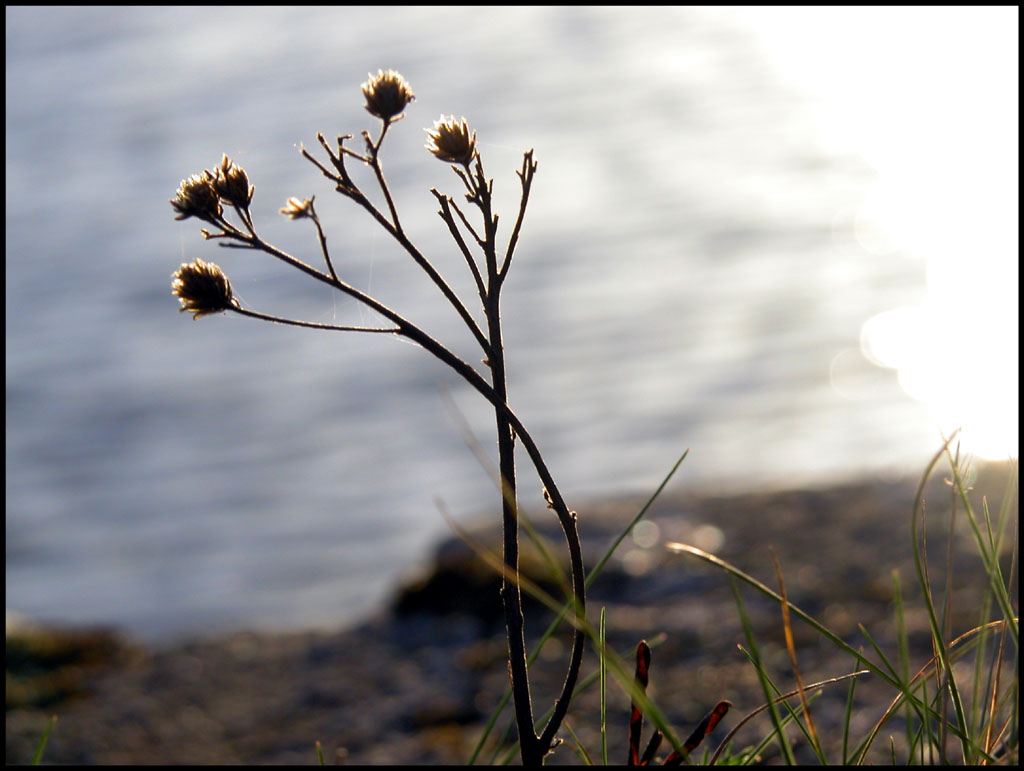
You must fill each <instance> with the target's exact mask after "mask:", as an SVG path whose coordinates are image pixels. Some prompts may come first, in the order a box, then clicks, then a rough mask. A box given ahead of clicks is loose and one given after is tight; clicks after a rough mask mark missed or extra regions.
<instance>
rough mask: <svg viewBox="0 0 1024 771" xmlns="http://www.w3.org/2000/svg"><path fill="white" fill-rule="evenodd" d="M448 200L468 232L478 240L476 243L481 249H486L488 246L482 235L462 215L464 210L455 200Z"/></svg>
mask: <svg viewBox="0 0 1024 771" xmlns="http://www.w3.org/2000/svg"><path fill="white" fill-rule="evenodd" d="M448 200H449V201H450V202H451V205H452V208H453V209H455V213H456V214H458V215H459V219H460V220H462V225H463V227H465V228H466V230H468V231H469V232H470V233H472V234H473V238H474V239H476V242H477V244H479V246H480V248H481V249H483V248H485V247H486V246H487V242H486V241H484V239H482V238H480V235H479V234H478V233H477V232H476V229H475V228H474V227H473V226H472V225H471V224H469V220H468V219H466V215H465V214H463V213H462V209H460V208H459V205H458V204H457V203H455V200H454V199H453V198H449V199H448Z"/></svg>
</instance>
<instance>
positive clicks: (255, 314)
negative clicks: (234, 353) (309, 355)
mask: <svg viewBox="0 0 1024 771" xmlns="http://www.w3.org/2000/svg"><path fill="white" fill-rule="evenodd" d="M231 310H232V311H234V312H235V313H239V314H241V315H243V316H250V317H251V318H254V319H260V320H261V321H272V322H274V323H275V324H289V325H291V326H293V327H308V328H309V329H327V330H333V331H335V332H370V333H378V334H389V335H399V334H401V333H402V330H401V328H399V327H351V326H338V325H335V324H318V323H317V322H315V321H299V320H298V319H286V318H283V317H281V316H271V315H269V314H267V313H260V312H259V311H254V310H249V309H248V308H243V307H241V306H240V305H235V306H233V307H232V308H231Z"/></svg>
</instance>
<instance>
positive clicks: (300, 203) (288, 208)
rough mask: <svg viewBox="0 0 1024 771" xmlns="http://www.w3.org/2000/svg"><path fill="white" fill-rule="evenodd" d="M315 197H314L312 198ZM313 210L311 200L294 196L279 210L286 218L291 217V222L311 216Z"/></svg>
mask: <svg viewBox="0 0 1024 771" xmlns="http://www.w3.org/2000/svg"><path fill="white" fill-rule="evenodd" d="M314 197H315V196H314ZM312 209H313V199H312V198H295V197H294V196H293V197H291V198H289V199H288V202H287V203H286V204H285V205H284V208H283V209H281V210H280V211H281V214H283V215H285V216H286V217H291V218H292V219H293V220H298V219H302V218H303V217H309V216H312V215H311V214H310V212H311V211H312Z"/></svg>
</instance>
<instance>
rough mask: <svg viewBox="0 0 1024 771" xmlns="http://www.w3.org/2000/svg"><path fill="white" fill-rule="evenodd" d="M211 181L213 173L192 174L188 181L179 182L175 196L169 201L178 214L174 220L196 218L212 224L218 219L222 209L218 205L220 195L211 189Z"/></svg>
mask: <svg viewBox="0 0 1024 771" xmlns="http://www.w3.org/2000/svg"><path fill="white" fill-rule="evenodd" d="M213 179H214V175H213V172H210V171H204V172H203V173H202V174H193V175H192V176H191V177H189V178H188V179H183V180H181V184H180V185H178V192H177V194H176V195H175V197H174V198H172V199H171V206H173V207H174V210H175V211H177V212H178V216H177V217H175V218H174V219H176V220H183V219H187V218H188V217H198V218H199V219H201V220H205V221H206V222H214V220H215V219H216V218H217V217H220V215H221V213H222V212H223V209H222V208H221V205H220V195H219V194H218V193H217V191H216V190H215V189H214V187H213Z"/></svg>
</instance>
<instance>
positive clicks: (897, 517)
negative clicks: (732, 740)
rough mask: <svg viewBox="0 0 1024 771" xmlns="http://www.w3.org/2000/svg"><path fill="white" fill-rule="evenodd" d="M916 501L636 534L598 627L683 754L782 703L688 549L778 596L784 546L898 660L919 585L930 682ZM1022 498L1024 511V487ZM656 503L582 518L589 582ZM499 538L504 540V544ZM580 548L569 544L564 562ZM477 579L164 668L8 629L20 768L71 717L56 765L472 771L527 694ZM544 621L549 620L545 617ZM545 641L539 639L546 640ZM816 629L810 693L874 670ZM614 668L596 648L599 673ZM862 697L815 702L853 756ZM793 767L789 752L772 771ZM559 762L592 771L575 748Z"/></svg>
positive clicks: (589, 698)
mask: <svg viewBox="0 0 1024 771" xmlns="http://www.w3.org/2000/svg"><path fill="white" fill-rule="evenodd" d="M940 469H941V467H940ZM942 476H943V474H942V471H941V470H940V471H939V472H937V473H936V475H935V478H934V479H933V480H932V481H931V482H930V484H929V487H928V494H927V499H926V500H927V512H928V554H929V565H930V569H931V575H932V579H933V582H934V584H935V585H939V586H941V582H942V580H944V576H945V564H946V557H947V550H946V539H947V534H948V530H949V516H948V512H949V510H950V493H949V488H948V487H945V486H944V485H943V484H942V479H941V477H942ZM1008 478H1009V470H1008V466H1007V464H987V465H984V466H982V467H981V468H980V473H979V476H978V479H977V481H976V482H975V484H974V487H975V489H974V491H973V493H972V495H973V496H974V497H975V498H976V499H977V500H980V496H981V495H982V494H984V495H986V496H988V500H989V504H990V507H992V508H993V509H994V510H996V511H997V510H998V505H999V503H1000V502H1001V501H1002V500H1003V497H1004V491H1005V490H1006V482H1007V479H1008ZM916 484H917V480H916V479H912V478H902V479H870V480H861V481H858V482H854V483H847V484H838V485H834V486H831V487H821V488H815V489H808V490H790V491H772V492H761V493H756V494H755V493H749V494H742V495H731V496H714V495H705V496H698V495H686V494H676V495H668V494H666V496H665V497H663V498H662V499H661V500H659V501H658V502H657V503H656V504H655V506H654V507H652V510H651V511H650V513H649V515H648V517H647V518H646V519H645V521H646V522H649V523H650V524H647V525H644V526H643V527H642V528H640V529H639V530H638V531H637V532H636V533H635V537H630V538H627V540H626V541H625V542H624V543H623V544H622V547H621V548H620V550H619V552H618V553H617V556H616V558H615V559H613V560H612V561H611V562H609V564H608V566H607V568H606V570H605V572H604V573H603V574H602V576H601V577H600V578H599V579H598V580H597V581H596V582H595V583H594V585H593V586H592V588H591V590H590V593H589V597H588V605H589V611H590V616H591V617H592V618H594V619H596V618H597V613H598V611H599V609H600V608H601V607H602V606H603V607H606V608H607V625H608V633H609V640H610V641H611V642H612V643H613V644H614V646H615V647H616V649H618V650H620V651H623V652H628V651H630V650H631V649H632V648H633V647H634V646H635V645H636V644H637V642H639V640H641V639H647V640H648V641H650V642H651V643H652V644H653V646H654V653H653V664H652V668H651V687H650V694H651V695H652V697H653V698H654V699H655V700H656V702H657V703H658V704H659V705H660V707H661V708H662V709H663V710H664V712H665V714H666V717H667V718H668V719H669V721H670V722H671V723H672V725H674V726H675V727H676V729H677V731H678V733H679V734H680V735H681V736H683V737H685V736H686V735H687V734H688V733H689V731H690V730H691V729H692V727H693V726H694V725H695V724H696V723H697V721H698V720H699V719H700V718H701V717H702V716H703V714H705V713H706V712H707V711H708V710H709V709H710V708H711V707H712V706H713V705H714V704H715V702H716V701H718V700H720V699H728V700H729V701H731V702H732V703H733V704H734V707H733V712H732V713H731V714H730V715H729V716H727V717H726V719H725V720H724V721H723V723H722V726H721V727H720V728H719V729H717V730H716V731H715V733H714V734H713V735H712V736H711V737H710V740H709V743H710V744H711V746H712V747H714V746H715V745H716V744H717V742H718V741H719V740H720V739H721V737H722V736H724V733H725V732H726V731H727V730H728V729H729V728H731V727H732V726H733V725H735V723H736V722H737V721H738V720H739V719H740V718H741V717H742V716H743V715H745V714H746V713H748V712H749V711H751V710H753V709H755V708H756V707H757V706H759V705H760V704H761V703H762V701H763V696H762V695H761V692H760V685H759V684H758V682H757V679H756V677H755V674H754V672H753V670H752V668H751V667H750V665H749V664H748V663H747V662H746V660H745V658H744V657H743V655H742V653H740V651H739V650H738V649H737V644H744V645H746V643H745V639H744V635H743V631H742V627H741V626H740V624H739V620H738V615H737V610H736V605H735V601H734V599H733V595H732V591H731V589H730V586H729V581H728V580H727V578H726V576H725V575H724V574H723V573H722V571H721V570H719V569H716V568H714V567H712V566H710V565H707V564H705V563H703V562H701V561H699V560H696V559H694V558H692V557H687V556H683V555H679V554H674V553H671V552H669V551H668V550H667V549H666V548H665V543H667V542H670V541H677V542H683V543H690V544H693V545H695V546H698V547H701V548H704V549H706V550H707V551H710V552H713V553H715V554H717V555H718V556H720V557H721V558H722V559H724V560H726V561H729V562H731V563H733V564H735V565H736V566H737V567H739V568H741V569H743V570H745V571H747V572H748V573H750V574H752V575H754V576H755V577H756V578H758V579H760V580H761V581H763V582H764V583H766V584H768V585H769V586H771V587H773V588H777V580H776V579H775V577H774V569H773V568H772V563H771V556H770V554H769V551H768V548H769V547H772V548H773V549H774V552H775V554H776V556H777V558H778V560H779V562H780V564H781V567H782V570H783V575H784V576H785V579H786V587H787V591H788V594H789V597H790V600H791V601H792V602H794V603H795V604H797V605H798V606H800V607H801V608H802V609H803V610H805V611H807V612H808V613H810V614H811V615H813V616H814V617H815V618H817V619H819V620H821V621H823V622H824V623H825V624H826V625H827V626H828V627H829V628H831V629H832V630H833V631H835V632H836V633H838V634H839V635H840V636H842V637H843V638H844V639H846V640H847V641H849V642H851V643H852V644H854V645H855V646H864V647H865V648H867V647H868V645H867V641H866V640H865V639H864V638H863V637H862V636H861V635H860V632H859V631H858V628H857V624H858V623H863V624H864V625H865V626H866V627H867V628H868V629H869V630H870V631H871V633H872V635H873V636H874V638H875V639H876V641H877V642H878V643H879V644H880V645H882V646H883V648H884V649H885V650H886V651H887V652H888V653H894V651H895V642H894V641H895V630H894V625H893V623H892V609H891V599H892V593H893V584H892V571H893V570H897V571H898V573H899V576H900V579H901V586H902V592H903V595H904V599H905V601H906V603H907V605H908V607H909V608H910V609H911V611H912V612H910V613H908V616H907V624H908V628H909V634H910V641H911V646H912V650H911V662H912V665H913V666H914V667H915V668H916V667H918V666H920V665H921V664H923V663H924V662H925V661H927V659H928V657H929V656H930V655H931V643H930V638H929V636H928V628H927V620H926V618H925V617H924V616H923V614H922V613H921V612H920V608H921V605H920V603H919V602H918V599H919V591H918V590H917V588H916V581H915V579H914V569H913V563H912V557H911V543H910V516H911V511H912V501H913V495H914V491H915V489H916ZM1012 501H1013V506H1014V508H1015V509H1016V506H1017V491H1016V488H1015V487H1014V488H1013V493H1012ZM642 503H643V501H642V500H619V501H605V502H602V503H600V504H596V505H592V506H589V507H586V508H583V509H581V511H580V523H581V534H582V536H583V538H584V551H585V553H586V555H587V563H588V567H589V566H591V565H593V564H594V563H595V562H596V560H597V559H598V558H599V557H600V556H601V554H603V552H604V550H605V549H607V547H608V546H609V544H610V543H611V541H612V540H613V539H614V537H615V535H616V534H617V532H618V531H619V530H620V529H621V528H622V527H623V526H624V525H625V524H626V523H627V522H628V521H629V520H630V519H631V518H632V516H633V515H634V514H635V513H636V511H637V510H638V509H639V507H640V505H642ZM533 518H534V520H535V521H536V522H537V523H538V525H540V524H542V523H545V526H544V527H542V528H541V530H542V532H543V533H544V534H546V535H549V536H550V537H552V538H553V539H560V538H561V536H560V535H558V534H557V532H555V531H553V530H552V529H551V528H550V527H548V526H547V525H546V521H547V520H548V519H552V518H551V517H550V516H549V515H548V514H547V513H546V512H543V511H541V512H536V513H535V514H534V515H533ZM1013 522H1014V523H1015V522H1016V512H1015V511H1014V516H1013ZM955 531H956V532H955V536H954V543H953V548H952V551H951V554H952V560H953V582H954V595H953V597H954V601H953V611H954V613H953V616H954V618H953V629H954V631H955V632H962V631H964V630H966V629H969V628H971V627H972V626H974V624H975V623H976V620H977V597H978V596H979V593H980V590H981V587H982V586H983V574H982V573H981V569H980V564H979V560H978V558H977V556H976V551H975V549H974V546H973V540H972V538H971V536H970V532H969V530H968V528H967V527H966V523H965V522H964V518H963V516H962V515H961V516H960V517H959V518H958V519H957V524H956V529H955ZM477 534H478V535H480V537H484V538H492V537H493V538H496V537H497V528H496V527H492V528H481V529H480V530H479V531H477ZM560 543H561V542H560V541H559V540H553V544H554V545H555V547H556V548H555V550H556V551H557V546H558V545H559V544H560ZM475 561H476V558H475V557H474V556H473V555H472V553H471V552H470V551H469V550H468V548H467V547H465V546H464V545H462V544H461V543H459V542H451V543H448V544H446V545H445V546H443V547H442V548H441V549H440V550H439V552H438V554H437V558H436V560H435V566H434V569H433V571H432V572H431V573H430V574H428V575H425V576H424V577H422V579H421V580H419V581H417V582H413V583H411V584H409V585H408V586H406V587H404V588H403V589H402V591H401V592H399V593H398V594H397V596H396V598H395V600H394V602H393V603H392V604H391V606H390V607H389V608H387V609H386V610H384V611H382V612H381V613H379V614H378V615H377V616H375V617H374V618H371V619H369V620H367V621H365V622H364V623H362V624H359V625H358V626H356V627H354V628H350V629H346V630H343V631H339V632H337V633H312V632H307V633H290V634H274V635H268V634H253V633H238V634H234V635H231V636H229V637H226V638H222V639H216V640H205V641H195V642H191V643H187V644H184V645H180V646H177V647H175V648H173V649H170V650H163V651H153V650H147V649H144V648H142V647H140V646H138V645H135V644H133V643H131V642H130V641H127V640H124V639H122V638H121V637H119V636H118V635H117V634H116V633H115V632H109V631H103V630H98V631H97V630H92V631H88V630H86V631H80V630H79V631H74V630H63V631H62V630H31V629H28V630H23V631H22V632H19V633H17V634H15V635H14V636H12V634H11V630H8V636H7V661H8V664H7V756H6V757H7V763H8V764H20V763H27V762H29V761H31V758H32V754H33V752H34V750H35V747H36V744H37V742H38V739H39V736H40V735H41V734H42V732H43V731H44V729H45V727H46V725H47V722H48V719H49V716H50V715H51V714H56V715H58V716H59V721H58V723H57V725H56V728H55V729H54V731H53V733H52V735H51V737H50V739H49V743H48V744H47V747H46V753H45V756H44V761H45V762H48V763H60V764H83V765H101V764H102V765H119V764H292V763H298V764H312V763H315V762H316V742H317V741H319V742H320V743H321V744H322V747H323V751H324V755H325V760H326V762H327V763H336V762H341V763H350V764H402V765H405V764H439V763H445V764H447V763H464V762H465V761H466V759H467V758H468V757H469V754H470V752H471V751H472V748H473V746H474V744H475V743H476V741H477V739H478V737H479V736H480V734H481V731H482V729H483V726H484V725H485V723H486V721H487V719H488V716H489V713H490V710H491V709H492V708H493V706H494V705H495V704H496V703H497V701H498V700H499V698H500V697H501V695H502V693H503V691H504V689H505V688H506V687H507V675H506V662H505V642H504V636H503V628H502V624H503V622H502V616H501V609H500V600H499V597H498V594H497V590H496V587H497V583H496V579H495V578H494V576H492V575H490V574H489V573H488V572H487V571H485V570H482V569H481V568H480V567H479V565H478V564H474V563H475ZM743 597H744V601H745V603H746V609H747V612H748V613H749V614H750V618H751V621H752V622H753V624H754V626H755V629H756V631H757V634H758V642H759V644H760V645H761V646H762V651H761V652H762V655H763V656H764V659H765V661H766V662H767V665H768V667H769V669H770V671H772V672H773V673H775V675H776V676H777V679H778V682H780V683H781V684H783V685H785V686H789V685H791V683H792V674H791V671H790V666H789V663H788V656H787V655H786V651H785V647H784V645H783V641H782V624H781V621H780V613H779V608H778V605H777V604H776V603H773V602H771V601H768V600H766V599H765V598H763V597H761V596H758V595H756V594H755V593H753V592H751V591H744V592H743ZM453 599H454V601H453ZM1014 601H1016V597H1014ZM539 615H540V614H538V613H537V612H536V610H535V609H533V608H528V610H527V618H528V621H530V620H531V619H538V618H539ZM543 624H546V620H545V621H544V622H543ZM543 624H541V623H535V624H530V625H529V626H528V634H536V632H537V630H538V628H540V626H542V625H543ZM794 633H795V635H796V646H797V653H798V657H799V661H800V665H801V671H802V674H803V678H804V681H805V682H813V681H815V680H819V679H825V678H827V677H832V676H836V675H841V674H845V673H847V672H849V671H850V669H851V668H852V665H853V662H852V661H851V660H850V657H849V656H847V655H845V654H843V653H841V652H839V651H837V650H836V649H835V647H834V646H832V645H831V644H829V643H827V642H826V641H823V640H821V639H820V638H819V636H818V635H817V634H816V633H814V632H813V630H811V629H810V628H809V627H807V626H805V625H803V624H800V623H797V624H796V625H795V626H794ZM566 641H567V638H566V637H564V636H563V637H561V638H558V639H556V640H554V641H551V642H549V643H548V645H547V646H546V647H545V649H544V651H543V653H542V656H541V657H540V659H538V662H537V663H536V664H535V666H534V667H533V669H532V670H531V673H532V678H533V683H532V684H533V691H534V703H535V705H536V706H535V709H536V710H537V711H538V712H542V711H543V709H542V708H543V707H545V706H546V705H548V704H550V703H551V701H552V700H553V699H554V697H555V695H556V693H557V690H558V687H559V686H560V684H561V678H562V677H563V672H562V669H561V668H562V667H563V666H564V664H563V661H564V654H565V653H566V650H565V646H566ZM596 666H597V659H596V656H595V655H594V654H593V652H592V651H588V653H587V656H586V659H585V664H584V670H583V675H584V676H586V675H587V674H588V673H590V672H592V671H593V670H594V669H595V668H596ZM872 679H874V680H876V681H877V680H878V678H870V677H868V678H862V682H861V683H860V684H859V685H858V689H857V700H856V708H855V710H854V719H853V724H852V732H853V735H854V736H863V735H864V733H865V732H866V731H867V730H868V729H869V728H870V726H871V725H872V724H873V723H874V721H875V720H877V718H878V717H879V716H880V715H881V713H882V711H883V710H884V708H885V706H887V704H888V702H889V700H890V699H891V697H892V695H893V694H892V692H891V689H889V688H888V687H886V686H885V684H884V683H883V682H880V681H878V682H872ZM845 697H846V685H845V684H843V685H841V686H834V687H832V688H831V689H825V690H824V691H823V693H822V696H821V698H820V699H819V700H818V701H817V702H816V703H815V705H814V707H813V714H814V717H815V721H816V723H817V726H818V730H819V731H820V732H821V733H822V734H823V735H824V736H827V737H831V738H832V739H838V736H837V734H838V731H837V730H836V729H837V727H838V726H840V725H841V721H842V719H843V707H844V704H845ZM597 705H598V699H597V692H596V689H591V690H590V691H588V692H586V693H585V694H583V695H582V696H580V697H578V698H577V699H576V700H575V701H574V704H573V708H572V709H571V710H570V713H569V723H570V724H571V726H572V728H573V730H574V731H575V733H576V735H577V736H579V738H580V739H581V740H582V741H583V742H584V743H585V744H586V745H588V746H589V747H590V748H591V749H593V748H594V747H596V746H597V740H596V736H597V733H596V728H597V722H598V706H597ZM609 712H610V714H609V731H610V752H611V759H612V761H613V762H623V761H624V759H625V752H626V721H627V717H628V714H627V713H628V699H627V698H626V697H625V696H624V695H623V694H622V692H621V691H619V690H618V689H617V688H615V687H614V686H611V687H610V696H609ZM502 724H503V721H502ZM764 732H765V729H764V724H763V723H758V722H757V721H755V722H754V723H752V724H751V725H750V726H748V727H746V728H745V729H744V732H743V733H741V734H740V735H738V736H737V739H736V741H737V742H738V743H739V746H743V745H744V744H747V743H750V742H753V741H754V740H755V739H756V738H758V737H760V736H762V735H763V734H764ZM894 733H896V732H895V731H894ZM562 735H563V736H567V735H566V734H565V732H564V731H563V732H562ZM896 741H897V746H898V745H899V741H900V736H899V735H898V734H897V736H896ZM826 743H827V744H828V743H831V744H833V745H834V742H826ZM881 745H885V746H884V747H882V746H881ZM887 748H888V739H886V740H885V741H883V742H879V749H881V750H887ZM485 757H486V758H489V757H490V755H486V756H485ZM833 757H835V756H833ZM772 759H773V757H772V754H771V752H769V753H768V754H767V756H766V758H765V760H766V761H767V762H771V760H772ZM881 760H882V762H885V758H884V756H883V757H882V758H881ZM550 762H552V763H555V764H557V763H577V762H579V759H578V758H577V757H576V755H575V754H574V752H573V751H572V747H571V743H570V742H566V744H565V745H563V746H562V747H560V748H559V749H558V750H557V751H556V752H555V753H554V754H553V755H552V757H551V758H550Z"/></svg>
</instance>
